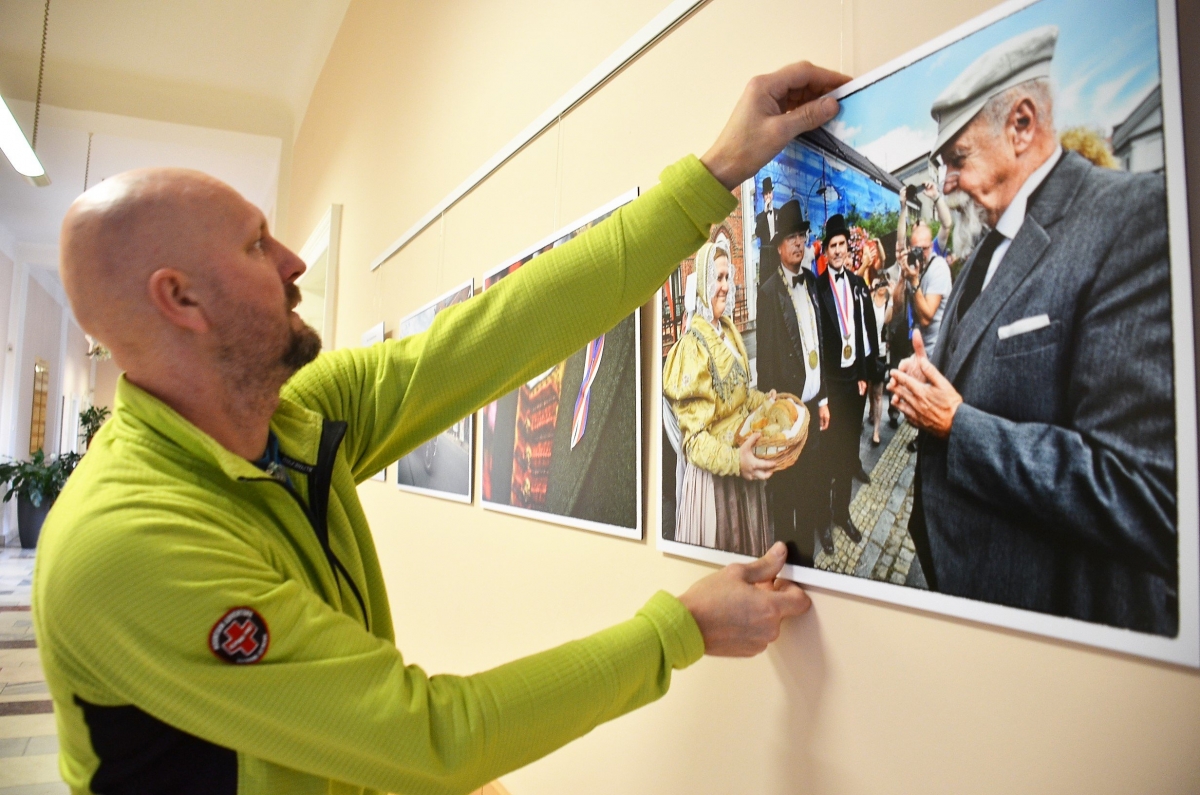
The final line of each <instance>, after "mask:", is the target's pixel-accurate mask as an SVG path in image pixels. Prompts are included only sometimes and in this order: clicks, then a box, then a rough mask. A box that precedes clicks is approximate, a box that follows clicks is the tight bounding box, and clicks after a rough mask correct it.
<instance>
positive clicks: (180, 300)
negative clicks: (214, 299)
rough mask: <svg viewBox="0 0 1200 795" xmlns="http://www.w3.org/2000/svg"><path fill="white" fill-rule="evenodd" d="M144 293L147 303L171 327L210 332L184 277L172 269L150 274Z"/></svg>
mask: <svg viewBox="0 0 1200 795" xmlns="http://www.w3.org/2000/svg"><path fill="white" fill-rule="evenodd" d="M146 289H147V291H148V292H149V294H150V302H151V303H153V304H154V307H155V308H156V309H157V310H158V312H159V314H161V315H162V316H163V317H164V318H165V319H166V321H167V322H168V323H170V324H171V325H173V326H177V327H179V328H181V329H187V330H188V331H194V332H196V333H198V334H203V333H205V332H207V331H208V330H209V329H210V328H211V324H210V323H209V322H208V317H206V316H205V314H204V310H203V309H201V308H200V303H199V301H197V299H196V295H195V291H194V289H193V285H192V283H191V280H190V279H189V278H188V276H187V274H185V273H183V272H182V271H177V270H174V269H173V268H159V269H158V270H156V271H155V272H154V273H152V274H150V279H149V281H148V282H147V284H146Z"/></svg>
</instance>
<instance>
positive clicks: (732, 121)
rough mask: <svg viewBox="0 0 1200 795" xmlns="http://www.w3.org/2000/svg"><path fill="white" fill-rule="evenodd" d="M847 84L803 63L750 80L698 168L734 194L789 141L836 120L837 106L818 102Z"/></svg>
mask: <svg viewBox="0 0 1200 795" xmlns="http://www.w3.org/2000/svg"><path fill="white" fill-rule="evenodd" d="M849 79H850V78H849V77H847V76H846V75H843V74H839V73H838V72H831V71H829V70H828V69H822V68H821V67H819V66H813V65H812V64H810V63H809V62H808V61H801V62H800V63H794V64H791V65H790V66H785V67H783V68H782V69H780V70H779V71H777V72H772V73H771V74H769V75H759V76H758V77H755V78H754V79H752V80H751V81H750V82H749V83H748V84H747V85H746V90H745V91H744V92H742V98H741V99H739V100H738V103H737V106H736V107H734V109H733V115H731V116H730V117H729V121H728V122H726V124H725V129H724V130H722V131H721V134H720V135H719V136H718V137H717V142H716V143H714V144H713V145H712V148H711V149H709V150H708V151H707V152H706V153H705V154H704V156H703V157H701V158H700V162H701V163H703V164H704V165H705V166H706V167H707V168H708V170H709V171H711V172H712V175H713V176H714V177H716V178H717V180H718V181H719V182H720V183H721V184H722V185H724V186H725V187H726V188H728V189H729V190H733V189H734V187H736V186H737V185H739V184H741V183H742V182H743V181H745V180H747V179H749V178H750V177H753V176H754V175H755V174H757V173H758V170H759V169H760V168H762V167H763V166H765V165H766V164H767V163H769V162H771V159H772V158H774V157H775V155H777V154H779V153H780V152H781V151H783V147H785V146H787V143H788V141H790V140H792V139H793V138H795V137H796V136H797V135H799V134H800V133H802V132H807V131H808V130H813V129H816V128H817V127H820V126H821V125H822V124H824V123H825V122H827V121H829V120H830V119H832V118H833V117H834V116H836V115H837V110H838V103H837V101H836V100H834V99H833V98H831V97H825V98H822V97H824V95H825V94H827V93H829V92H830V91H832V90H833V89H835V88H837V87H838V86H840V85H842V84H843V83H845V82H846V81H848V80H849Z"/></svg>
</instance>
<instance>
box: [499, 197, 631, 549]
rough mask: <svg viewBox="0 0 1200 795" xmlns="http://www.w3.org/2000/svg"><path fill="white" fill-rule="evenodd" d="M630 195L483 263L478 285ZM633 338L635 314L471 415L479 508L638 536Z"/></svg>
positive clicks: (587, 225)
mask: <svg viewBox="0 0 1200 795" xmlns="http://www.w3.org/2000/svg"><path fill="white" fill-rule="evenodd" d="M637 195H638V194H637V190H636V189H635V190H632V191H630V192H629V193H626V194H624V195H622V196H621V197H619V198H618V199H616V200H615V201H613V202H610V203H609V204H607V205H605V206H604V207H601V208H600V209H598V210H596V211H595V212H593V213H590V214H589V215H587V216H585V217H584V218H581V219H579V220H578V221H576V222H574V223H572V224H570V225H569V226H567V227H565V228H564V229H562V230H560V231H559V232H556V233H555V234H554V235H552V236H551V237H550V238H548V239H546V240H544V241H542V242H540V243H538V244H537V245H536V246H534V247H532V248H531V249H529V250H527V251H525V252H522V253H521V254H520V255H518V256H517V257H514V258H513V259H512V260H509V261H507V262H505V263H504V264H502V265H500V266H498V267H496V268H494V269H492V270H491V271H489V272H488V273H486V274H484V278H483V289H484V290H486V289H488V288H489V287H491V286H492V285H494V284H496V283H497V282H499V281H500V280H501V279H503V278H504V277H506V276H508V275H509V274H511V273H514V272H515V271H517V270H518V269H519V268H521V267H522V266H524V265H526V264H527V263H529V262H531V261H532V260H534V259H535V258H537V257H538V256H539V255H541V254H543V253H545V252H547V251H550V250H551V249H553V248H555V247H557V246H560V245H562V244H563V243H566V242H567V241H569V240H571V239H572V238H573V237H575V236H576V235H578V234H580V233H582V232H584V231H586V230H587V229H590V228H591V227H592V226H595V225H596V224H598V223H600V222H601V221H603V220H604V219H605V218H607V217H608V216H609V215H611V214H612V213H613V212H614V211H615V210H616V209H617V208H618V207H620V206H622V205H624V204H627V203H628V202H630V201H632V200H633V199H635V198H637ZM639 340H640V332H639V327H638V316H637V313H636V312H635V313H633V314H631V315H629V316H628V317H626V318H625V319H624V320H622V321H621V322H620V323H618V324H617V325H616V327H615V328H613V329H611V330H610V331H608V332H606V333H604V334H602V335H601V336H599V337H597V338H596V339H594V340H592V341H591V342H589V343H588V344H587V345H586V346H584V347H583V348H581V349H580V350H578V351H577V352H575V353H574V354H573V355H572V356H570V357H569V358H567V359H566V360H565V361H563V362H560V363H559V364H557V365H555V366H554V367H551V368H550V369H549V370H547V371H546V372H544V373H540V374H538V375H537V376H535V377H533V378H531V379H530V380H529V381H527V382H526V383H524V384H522V385H521V386H520V387H519V388H517V389H516V390H515V391H513V392H511V393H509V394H507V395H505V396H504V397H502V398H500V399H499V400H497V401H495V402H493V403H491V404H489V405H488V406H486V407H485V408H484V409H483V410H482V411H481V412H480V423H481V429H482V431H481V448H482V455H481V463H480V469H481V486H480V488H481V492H482V493H481V500H482V502H483V505H484V507H485V508H488V509H490V510H497V511H503V512H508V513H514V514H517V515H521V516H527V517H531V518H536V519H541V520H544V521H550V522H555V523H558V524H565V525H568V526H571V527H578V528H583V529H586V530H594V531H597V532H602V533H608V534H610V535H618V536H623V537H625V538H641V537H642V488H641V449H642V448H641V413H640V405H641V399H640V396H641V369H640V367H639V357H638V350H639Z"/></svg>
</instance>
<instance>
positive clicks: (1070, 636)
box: [651, 0, 1200, 667]
mask: <svg viewBox="0 0 1200 795" xmlns="http://www.w3.org/2000/svg"><path fill="white" fill-rule="evenodd" d="M1052 2H1055V0H1011V2H1007V3H1003V4H1001V5H999V6H997V7H995V8H993V9H992V10H990V11H988V12H987V13H985V14H983V15H981V16H979V17H977V18H975V19H973V20H971V21H969V22H967V23H965V24H964V25H961V26H959V27H958V28H955V29H954V30H952V31H950V32H948V33H946V34H944V35H942V36H939V37H937V38H935V39H933V40H932V41H930V42H927V43H926V44H924V45H922V46H920V47H918V48H916V49H914V50H912V51H911V52H909V53H907V54H905V55H903V56H901V57H899V58H897V59H895V60H893V61H891V62H889V63H887V64H885V65H883V66H881V67H879V68H877V69H874V70H872V71H871V72H869V73H867V74H866V75H863V76H862V77H860V78H857V79H855V80H853V81H851V82H849V83H847V84H846V85H845V86H843V87H841V88H839V89H838V90H836V91H835V92H833V94H832V96H834V97H835V98H837V99H839V100H846V99H848V98H851V97H853V96H854V95H855V94H857V93H858V92H860V91H862V90H864V89H866V88H868V87H871V86H873V85H875V84H877V83H879V82H880V81H883V80H885V79H887V78H888V77H890V76H893V75H895V74H897V73H899V72H901V71H902V70H904V69H906V68H907V67H910V66H913V65H916V64H918V62H921V61H922V60H923V59H925V58H927V57H929V56H934V55H939V56H940V55H941V54H942V52H943V51H944V50H945V49H946V48H948V47H951V46H952V45H954V44H955V43H957V42H959V41H961V40H962V39H964V38H967V37H968V36H971V35H972V34H974V33H977V32H979V31H983V30H984V29H986V28H989V27H990V26H992V25H995V24H997V23H1001V22H1005V21H1008V20H1010V19H1012V20H1014V24H1015V20H1017V19H1019V18H1018V17H1017V16H1016V15H1018V14H1021V13H1022V12H1024V11H1026V10H1029V9H1034V8H1035V7H1038V6H1043V7H1048V4H1050V3H1052ZM1044 4H1045V5H1044ZM1148 6H1149V7H1150V8H1153V9H1154V10H1155V11H1156V12H1157V26H1156V33H1157V44H1158V64H1159V79H1160V90H1161V96H1162V120H1163V123H1162V135H1163V150H1164V151H1163V154H1164V163H1165V169H1164V173H1165V181H1166V196H1167V219H1166V222H1167V225H1168V229H1169V249H1168V256H1169V259H1170V280H1171V284H1170V291H1171V299H1172V309H1171V312H1172V349H1173V354H1174V372H1173V378H1174V381H1173V392H1174V401H1175V403H1174V409H1175V418H1174V419H1175V433H1176V449H1175V468H1176V506H1177V518H1176V529H1177V538H1178V568H1177V571H1178V581H1177V595H1178V634H1177V635H1175V636H1174V637H1168V636H1165V635H1155V634H1151V633H1149V632H1138V631H1133V630H1129V629H1122V628H1118V627H1114V626H1108V625H1104V624H1099V623H1091V622H1089V621H1084V620H1080V619H1075V618H1067V617H1062V616H1059V615H1051V614H1048V613H1040V612H1034V611H1031V610H1024V609H1020V608H1015V607H1008V606H1004V605H1000V604H993V603H989V602H984V601H977V600H974V599H970V598H965V597H959V596H952V595H948V594H944V593H937V592H932V591H926V590H919V589H917V588H913V587H907V586H904V585H899V584H894V583H890V582H881V581H877V580H871V579H865V578H860V577H856V576H852V575H847V574H838V573H833V572H830V571H823V570H820V569H817V568H808V567H801V566H792V565H787V566H785V567H784V572H783V576H785V577H787V578H788V579H791V580H794V581H796V582H799V583H802V584H804V585H809V586H814V587H818V588H823V589H826V590H829V591H834V592H841V593H849V594H853V595H856V596H862V597H866V598H869V599H872V600H876V601H879V602H884V603H890V604H897V605H901V606H904V607H909V608H915V609H918V610H922V611H926V612H931V613H936V614H941V615H947V616H952V617H955V618H960V619H966V620H969V621H974V622H979V623H982V624H988V625H992V626H998V627H1004V628H1007V629H1013V630H1018V631H1022V632H1027V633H1031V634H1034V635H1041V636H1045V637H1049V638H1055V639H1059V640H1064V641H1068V642H1071V643H1078V644H1082V645H1086V646H1092V647H1097V648H1102V649H1107V650H1111V651H1115V652H1119V653H1124V654H1130V655H1135V656H1139V657H1145V658H1150V659H1155V660H1161V661H1165V662H1170V663H1175V664H1180V665H1185V666H1191V667H1197V666H1200V528H1198V525H1200V487H1198V461H1197V422H1196V409H1197V406H1196V393H1197V380H1196V365H1195V350H1194V339H1195V337H1194V323H1195V304H1194V299H1193V292H1192V273H1191V256H1190V250H1191V249H1190V241H1189V228H1188V210H1187V192H1186V183H1185V177H1186V175H1185V173H1184V145H1183V120H1182V102H1181V93H1180V92H1181V87H1180V73H1179V54H1178V46H1177V45H1178V38H1177V30H1176V7H1175V4H1174V2H1172V0H1148ZM1039 13H1040V10H1039ZM1090 13H1092V14H1100V13H1103V10H1100V9H1099V8H1098V7H1097V6H1095V5H1094V4H1093V7H1092V10H1091V12H1090ZM1032 16H1033V14H1030V18H1032ZM1123 21H1124V22H1145V20H1144V19H1138V20H1123ZM1109 22H1110V23H1111V22H1112V20H1109ZM1067 24H1069V22H1064V23H1063V25H1064V27H1065V25H1067ZM1129 26H1130V25H1128V24H1126V25H1124V26H1118V25H1114V26H1113V27H1114V28H1117V27H1124V28H1125V29H1126V30H1127V29H1128V28H1129ZM1030 27H1031V28H1032V27H1034V25H1032V24H1031V25H1030ZM983 51H984V50H983V49H979V50H978V52H976V53H975V56H976V57H977V56H978V55H979V54H982V52H983ZM837 123H838V120H837V119H835V120H834V122H833V123H831V124H834V125H836V124H837ZM829 127H830V125H827V129H828V128H829ZM749 189H750V191H751V192H753V190H754V183H750V184H749ZM752 209H753V208H748V209H747V211H746V212H747V213H750V212H752ZM662 300H663V299H662V293H661V292H660V298H659V304H658V305H659V306H660V307H661V306H662V305H663V304H662ZM655 314H656V321H655V325H656V332H657V334H658V335H659V339H662V312H661V311H660V312H656V313H655ZM660 372H661V368H660ZM659 397H660V399H659V400H658V401H657V405H656V406H655V407H654V408H653V409H652V412H651V414H652V416H654V417H656V418H657V421H658V424H659V425H660V426H661V423H662V416H661V413H662V411H663V401H662V399H661V398H662V392H661V381H660V389H659ZM659 498H660V499H661V498H662V494H661V489H660V494H659ZM864 532H866V529H865V528H864ZM659 536H660V537H659V538H658V539H657V541H656V544H657V547H658V549H660V550H661V551H663V552H665V553H669V554H673V555H679V556H682V557H686V558H690V559H694V560H700V561H704V562H708V563H713V564H718V565H723V564H728V563H731V562H735V561H742V562H744V561H747V560H749V557H748V556H745V555H737V554H733V553H730V552H724V551H720V550H717V549H711V548H706V547H701V546H695V545H691V544H684V543H679V542H676V541H674V540H668V539H666V538H663V537H662V533H660V534H659Z"/></svg>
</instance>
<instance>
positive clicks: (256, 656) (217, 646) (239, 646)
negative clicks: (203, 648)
mask: <svg viewBox="0 0 1200 795" xmlns="http://www.w3.org/2000/svg"><path fill="white" fill-rule="evenodd" d="M270 640H271V635H270V632H268V630H267V622H266V621H264V620H263V617H262V616H260V615H259V614H258V612H257V611H255V610H253V609H252V608H249V607H235V608H233V609H232V610H230V611H229V612H227V613H226V614H225V615H223V616H221V619H220V620H219V621H217V623H215V624H213V628H212V631H211V632H210V633H209V635H208V647H209V648H210V649H212V652H213V654H215V655H217V656H218V657H220V658H221V659H222V660H224V661H225V662H228V663H234V664H235V665H249V664H250V663H256V662H258V661H259V660H261V659H262V658H263V655H264V654H266V653H267V645H268V644H269V643H270Z"/></svg>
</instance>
